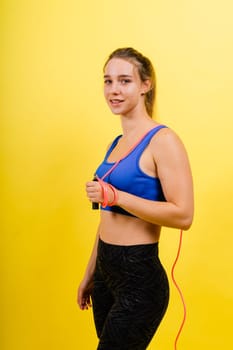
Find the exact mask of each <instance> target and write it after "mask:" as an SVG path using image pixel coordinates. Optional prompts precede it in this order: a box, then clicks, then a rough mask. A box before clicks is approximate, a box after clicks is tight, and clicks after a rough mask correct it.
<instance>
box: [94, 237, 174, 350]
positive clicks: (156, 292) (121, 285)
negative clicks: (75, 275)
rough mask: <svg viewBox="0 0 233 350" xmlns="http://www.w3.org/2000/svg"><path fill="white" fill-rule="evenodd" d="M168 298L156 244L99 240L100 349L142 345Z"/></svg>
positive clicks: (97, 297)
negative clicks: (131, 243) (133, 243)
mask: <svg viewBox="0 0 233 350" xmlns="http://www.w3.org/2000/svg"><path fill="white" fill-rule="evenodd" d="M168 300H169V285H168V279H167V275H166V273H165V270H164V268H163V267H162V265H161V263H160V260H159V257H158V243H153V244H139V245H131V246H121V245H113V244H109V243H105V242H103V241H101V240H99V245H98V254H97V264H96V271H95V275H94V288H93V293H92V303H93V313H94V320H95V326H96V331H97V335H98V337H99V345H98V348H97V350H144V349H146V348H147V346H148V344H149V343H150V341H151V339H152V337H153V335H154V334H155V332H156V329H157V328H158V326H159V324H160V322H161V320H162V318H163V316H164V314H165V311H166V309H167V306H168Z"/></svg>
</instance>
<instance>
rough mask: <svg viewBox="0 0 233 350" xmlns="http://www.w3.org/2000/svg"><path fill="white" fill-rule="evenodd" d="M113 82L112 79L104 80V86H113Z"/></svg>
mask: <svg viewBox="0 0 233 350" xmlns="http://www.w3.org/2000/svg"><path fill="white" fill-rule="evenodd" d="M111 82H112V81H111V80H110V79H105V80H104V84H105V85H109V84H111Z"/></svg>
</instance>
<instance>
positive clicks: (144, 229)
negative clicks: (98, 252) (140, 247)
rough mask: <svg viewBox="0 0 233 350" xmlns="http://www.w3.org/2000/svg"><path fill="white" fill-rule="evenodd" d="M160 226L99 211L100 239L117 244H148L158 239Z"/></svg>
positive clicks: (130, 217)
mask: <svg viewBox="0 0 233 350" xmlns="http://www.w3.org/2000/svg"><path fill="white" fill-rule="evenodd" d="M160 231H161V226H158V225H154V224H151V223H148V222H146V221H144V220H141V219H139V218H136V217H132V216H128V215H122V214H118V213H112V212H108V211H104V210H102V211H101V220H100V229H99V235H100V239H101V240H103V241H104V242H106V243H110V244H117V245H135V244H149V243H155V242H158V241H159V237H160Z"/></svg>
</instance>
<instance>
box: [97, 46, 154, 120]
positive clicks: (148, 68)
mask: <svg viewBox="0 0 233 350" xmlns="http://www.w3.org/2000/svg"><path fill="white" fill-rule="evenodd" d="M112 58H122V59H124V60H126V61H129V62H130V63H132V64H134V65H135V66H136V67H137V69H138V74H139V76H140V79H141V81H146V80H150V82H151V88H150V90H149V91H148V92H146V93H145V107H146V110H147V113H148V114H149V116H150V117H152V114H153V107H154V102H155V92H156V76H155V71H154V67H153V65H152V63H151V61H150V60H149V59H148V58H147V57H145V56H143V55H142V54H141V53H140V52H138V51H137V50H135V49H133V48H132V47H125V48H120V49H116V50H115V51H113V52H112V53H111V54H110V55H109V57H108V59H107V61H106V63H105V65H104V68H105V67H106V65H107V63H108V62H109V61H110V60H111V59H112Z"/></svg>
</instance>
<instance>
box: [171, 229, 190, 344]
mask: <svg viewBox="0 0 233 350" xmlns="http://www.w3.org/2000/svg"><path fill="white" fill-rule="evenodd" d="M182 238H183V231H182V230H180V241H179V247H178V251H177V256H176V259H175V261H174V264H173V266H172V270H171V275H172V281H173V283H174V285H175V286H176V288H177V290H178V292H179V295H180V298H181V301H182V304H183V309H184V316H183V320H182V323H181V326H180V328H179V331H178V334H177V336H176V339H175V344H174V349H175V350H176V349H177V342H178V339H179V336H180V333H181V331H182V329H183V327H184V323H185V320H186V314H187V310H186V305H185V301H184V296H183V294H182V291H181V289H180V287H179V286H178V284H177V282H176V280H175V277H174V270H175V267H176V264H177V261H178V259H179V256H180V250H181V245H182Z"/></svg>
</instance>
